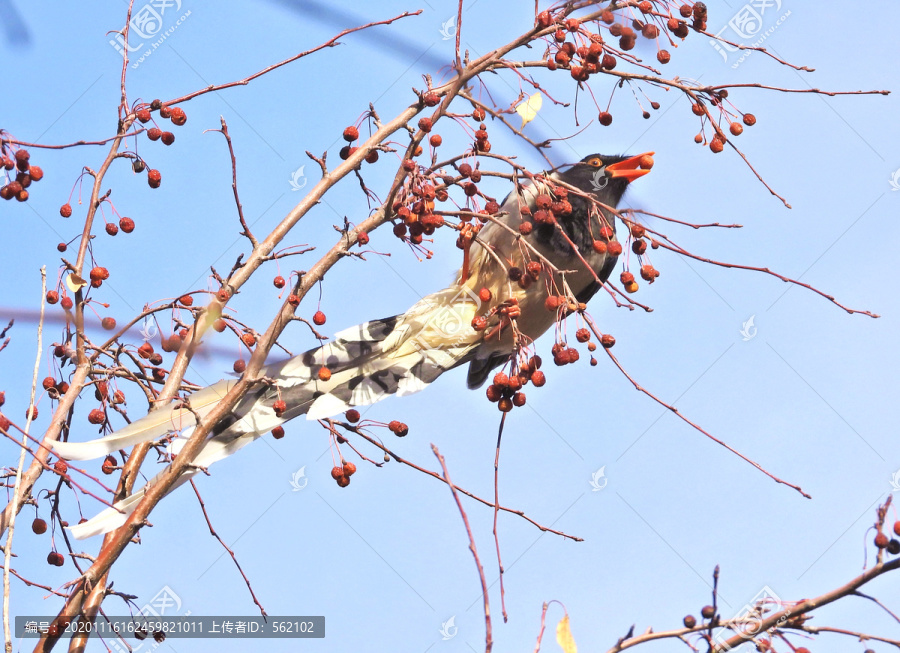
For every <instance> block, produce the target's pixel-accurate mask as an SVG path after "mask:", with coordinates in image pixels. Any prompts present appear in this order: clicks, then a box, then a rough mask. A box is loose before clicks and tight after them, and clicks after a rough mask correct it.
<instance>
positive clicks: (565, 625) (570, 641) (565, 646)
mask: <svg viewBox="0 0 900 653" xmlns="http://www.w3.org/2000/svg"><path fill="white" fill-rule="evenodd" d="M556 643H557V644H559V645H560V646H561V647H562V650H563V651H565V653H578V647H577V646H575V639H574V638H573V637H572V631H571V630H569V615H566V616H565V617H563V618H562V619H560V620H559V623H558V624H556Z"/></svg>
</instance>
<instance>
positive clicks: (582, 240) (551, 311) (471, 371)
mask: <svg viewBox="0 0 900 653" xmlns="http://www.w3.org/2000/svg"><path fill="white" fill-rule="evenodd" d="M652 155H653V152H647V153H644V154H639V155H636V156H606V155H602V154H591V155H589V156H587V157H584V158H583V159H582V160H580V161H578V162H577V163H574V164H568V165H563V166H559V167H557V168H554V169H553V170H551V171H548V172H545V173H543V174H537V175H528V177H529V178H528V179H526V180H525V181H523V182H521V183H519V182H516V183H515V188H514V189H513V191H512V192H510V193H509V195H508V196H507V197H506V199H504V200H503V202H502V204H500V205H499V207H494V208H495V209H498V210H496V211H494V216H493V217H492V218H491V219H488V220H486V221H485V222H484V223H483V226H482V227H481V228H480V230H479V229H478V228H477V227H474V226H472V224H471V223H464V224H463V226H462V227H461V230H460V239H459V241H458V245H460V246H462V248H463V249H464V252H465V253H464V256H463V264H462V266H461V268H460V269H459V271H458V272H457V273H456V275H455V278H454V280H453V282H452V283H451V284H450V285H449V286H448V287H447V288H444V289H443V290H440V291H438V292H435V293H432V294H430V295H428V296H426V297H424V298H422V299H421V300H420V301H418V302H416V303H415V304H414V305H413V306H412V307H411V308H410V309H409V310H407V311H406V312H405V313H403V314H401V315H396V316H393V317H389V318H383V319H378V320H371V321H369V322H365V323H363V324H360V325H358V326H355V327H352V328H349V329H345V330H343V331H341V332H339V333H337V334H336V335H335V337H334V339H333V340H332V341H330V342H328V343H325V344H323V345H321V346H320V347H317V348H314V349H311V350H309V351H307V352H305V353H303V354H300V355H298V356H294V357H292V358H289V359H287V360H284V361H281V362H277V363H274V364H270V365H267V366H265V367H264V368H263V369H262V370H261V372H260V376H261V377H264V378H265V379H266V382H265V383H261V384H258V385H257V386H255V387H253V388H251V390H250V391H249V392H247V393H246V394H245V395H244V396H243V397H242V398H241V399H240V401H239V402H238V403H237V405H236V406H235V408H234V409H233V411H232V412H231V413H230V414H229V415H228V416H226V417H225V418H223V419H222V420H220V421H219V422H218V423H216V424H215V425H214V426H213V427H212V428H211V429H210V433H209V435H208V437H207V439H206V441H205V442H204V444H203V447H202V448H201V450H200V451H199V453H198V454H197V456H196V457H195V459H194V461H193V464H192V466H191V467H190V468H188V469H186V470H185V471H184V472H183V473H182V475H181V476H180V477H179V478H178V479H177V480H176V482H175V485H174V486H173V487H172V488H171V489H174V488H175V487H177V486H178V485H181V484H182V483H184V482H186V481H187V480H188V479H189V478H191V477H192V476H193V475H195V474H196V473H198V472H199V471H201V470H202V469H206V468H208V467H209V466H210V465H212V464H213V463H215V462H217V461H219V460H222V459H223V458H226V457H228V456H230V455H232V454H234V453H236V452H237V451H238V450H240V449H241V448H243V447H244V446H246V445H248V444H250V443H251V442H253V441H254V440H256V439H257V438H259V437H261V436H262V435H264V434H265V433H268V432H269V431H271V430H272V429H273V428H275V427H276V426H279V425H281V424H282V423H284V422H286V421H288V420H290V419H293V418H295V417H298V416H300V415H303V414H305V415H306V416H307V419H311V420H313V419H324V418H328V417H332V416H334V415H337V414H339V413H342V412H344V411H347V410H348V409H350V408H352V407H354V406H367V405H370V404H373V403H375V402H378V401H380V400H382V399H384V398H386V397H389V396H392V395H396V396H406V395H410V394H413V393H416V392H419V391H420V390H423V389H424V388H425V387H427V386H428V385H429V384H431V383H432V382H433V381H434V380H435V379H437V378H438V377H439V376H440V375H441V374H443V373H444V372H446V371H448V370H451V369H454V368H456V367H460V366H462V365H468V374H467V385H468V387H469V388H471V389H475V388H478V387H480V386H482V385H483V384H484V383H485V381H486V380H487V378H488V377H489V376H490V374H491V372H492V371H493V370H495V369H496V368H498V367H500V366H501V365H505V364H506V363H508V362H510V361H513V365H518V362H517V361H518V359H517V354H521V351H522V350H523V348H524V349H530V346H531V343H532V342H533V341H535V340H537V338H538V337H540V336H541V335H542V334H543V333H544V332H546V331H547V330H548V329H550V327H551V326H553V325H554V324H555V323H556V321H557V320H558V319H560V318H561V317H562V316H564V315H566V314H567V313H568V312H571V311H572V310H577V308H578V305H581V304H586V303H587V302H588V301H589V300H590V299H591V297H593V296H594V294H596V293H597V292H598V291H599V290H600V289H601V288H602V287H603V284H604V283H605V282H606V281H607V279H608V278H609V276H610V274H611V273H612V271H613V270H614V268H615V266H616V262H617V258H618V254H619V253H620V252H621V245H620V244H619V243H618V240H617V238H616V220H615V213H614V210H615V208H616V207H617V206H618V204H619V202H620V201H621V200H622V197H623V196H624V195H625V192H626V190H627V189H628V187H629V184H630V183H632V182H633V181H634V180H636V179H638V178H639V177H642V176H644V175H645V174H647V173H648V172H649V171H650V167H652ZM482 217H484V216H482ZM598 242H599V243H602V245H599V246H598ZM560 296H567V297H568V300H567V301H563V302H558V304H556V305H555V304H554V303H553V300H554V299H556V298H559V297H560ZM548 298H549V301H548ZM573 301H574V303H575V306H573V305H572V302H573ZM533 360H534V359H533V358H532V359H531V361H532V365H533ZM523 365H524V366H525V367H526V368H527V365H528V363H527V362H526V363H523ZM323 369H327V373H325V374H322V370H323ZM510 371H511V372H512V369H511V370H510ZM533 371H534V370H533V369H532V372H533ZM236 383H237V381H236V380H235V379H227V380H223V381H219V382H218V383H215V384H213V385H211V386H209V387H206V388H203V389H201V390H198V391H196V392H194V393H193V394H191V396H190V399H189V406H185V405H184V403H183V402H175V403H172V404H170V405H169V406H168V407H166V408H163V409H159V410H156V411H153V412H151V413H149V414H148V415H146V416H145V417H142V418H140V419H138V420H136V421H134V422H132V423H131V424H128V425H127V426H125V427H124V428H121V429H119V430H117V431H116V432H114V433H112V434H110V435H108V436H106V437H103V438H99V439H96V440H91V441H88V442H57V443H54V444H53V448H54V449H55V451H56V453H57V454H58V455H59V456H60V457H61V458H63V459H66V460H88V459H93V458H99V457H102V456H106V455H109V454H111V453H113V452H115V451H118V450H120V449H124V448H127V447H130V446H133V445H136V444H138V443H140V442H149V441H155V440H158V439H160V438H163V437H166V438H167V440H166V442H167V443H168V444H167V447H168V451H169V453H171V454H173V455H176V454H177V453H178V451H180V449H181V448H182V447H183V446H184V443H185V442H186V441H187V439H188V438H189V437H190V434H191V432H192V430H193V427H194V426H195V425H196V423H197V422H196V420H197V418H198V417H199V418H203V417H204V416H205V415H207V414H208V413H209V412H210V411H211V410H212V409H213V408H214V407H215V405H216V404H217V403H218V402H219V401H220V400H221V399H222V398H223V397H224V396H225V394H226V393H227V392H228V391H229V390H230V389H231V388H232V387H233V386H234V384H236ZM276 402H280V403H279V404H278V405H277V406H276ZM173 434H174V435H173ZM157 478H158V477H157ZM155 481H156V478H154V479H151V480H150V481H149V482H148V483H147V484H146V485H145V486H144V487H143V488H141V489H139V490H137V491H136V492H134V493H133V494H131V495H130V496H128V497H126V498H124V499H122V500H121V501H118V502H117V503H116V504H114V506H113V507H111V508H106V509H105V510H103V511H101V512H100V513H99V514H98V515H96V516H95V517H94V518H92V519H90V520H87V521H86V522H83V523H81V524H78V525H74V526H70V527H69V528H70V531H71V533H72V535H73V536H74V537H76V538H77V539H84V538H87V537H90V536H92V535H97V534H101V533H106V532H109V531H111V530H114V529H115V528H118V527H119V526H121V525H122V524H124V523H125V521H126V519H127V517H128V515H129V514H130V513H131V512H132V511H133V510H134V508H135V506H136V505H137V503H138V502H139V501H140V499H141V497H142V496H143V494H144V492H145V491H146V490H147V489H149V488H150V487H152V486H153V484H154V482H155ZM171 489H170V492H171Z"/></svg>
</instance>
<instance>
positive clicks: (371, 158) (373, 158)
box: [351, 148, 378, 163]
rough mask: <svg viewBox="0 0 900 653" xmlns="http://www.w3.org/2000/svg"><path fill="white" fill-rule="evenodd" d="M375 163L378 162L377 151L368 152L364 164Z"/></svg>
mask: <svg viewBox="0 0 900 653" xmlns="http://www.w3.org/2000/svg"><path fill="white" fill-rule="evenodd" d="M351 149H352V148H351ZM377 161H378V150H369V153H368V154H366V163H375V162H377Z"/></svg>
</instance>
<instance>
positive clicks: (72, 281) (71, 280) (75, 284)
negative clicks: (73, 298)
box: [66, 272, 87, 292]
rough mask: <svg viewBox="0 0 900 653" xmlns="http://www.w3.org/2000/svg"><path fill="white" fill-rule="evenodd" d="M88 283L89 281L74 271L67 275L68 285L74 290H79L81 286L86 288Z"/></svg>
mask: <svg viewBox="0 0 900 653" xmlns="http://www.w3.org/2000/svg"><path fill="white" fill-rule="evenodd" d="M86 285H87V281H85V280H84V279H82V278H81V277H79V276H78V275H77V274H75V273H74V272H73V273H72V274H70V275H69V276H67V277H66V286H67V287H68V288H69V290H71V291H72V292H78V290H79V289H80V288H84V287H85V286H86Z"/></svg>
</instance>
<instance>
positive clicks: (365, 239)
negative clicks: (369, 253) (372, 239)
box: [356, 231, 369, 246]
mask: <svg viewBox="0 0 900 653" xmlns="http://www.w3.org/2000/svg"><path fill="white" fill-rule="evenodd" d="M356 242H357V243H359V245H360V246H365V245H368V244H369V234H367V233H366V232H365V231H360V232H359V233H358V234H356Z"/></svg>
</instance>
